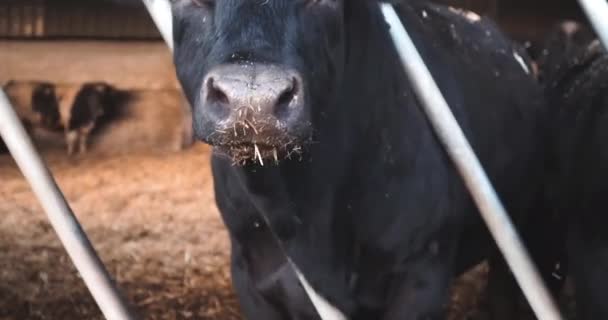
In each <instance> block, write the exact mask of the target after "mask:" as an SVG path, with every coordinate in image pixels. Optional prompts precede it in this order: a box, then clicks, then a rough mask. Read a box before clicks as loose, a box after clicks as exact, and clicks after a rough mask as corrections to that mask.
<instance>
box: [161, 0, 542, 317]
mask: <svg viewBox="0 0 608 320" xmlns="http://www.w3.org/2000/svg"><path fill="white" fill-rule="evenodd" d="M396 9H397V11H398V13H399V16H400V17H401V19H402V21H403V23H404V24H405V26H406V28H407V30H408V31H409V33H410V34H411V36H412V38H413V40H414V41H415V43H416V45H417V46H418V49H419V51H420V52H421V54H422V56H423V58H424V60H425V61H426V63H427V65H428V66H429V68H430V70H431V71H432V73H433V75H434V77H435V78H436V80H437V82H438V85H439V87H440V88H441V90H442V92H443V94H444V96H445V97H446V99H447V101H448V102H449V104H450V106H451V108H452V111H453V112H454V114H455V115H456V117H457V119H458V121H459V123H460V124H461V126H462V127H463V130H464V132H465V134H466V135H467V137H468V139H469V141H470V142H471V144H472V146H473V148H474V149H475V151H476V154H477V155H478V156H479V158H480V160H481V162H482V164H483V166H484V168H485V170H487V173H488V175H489V177H490V179H491V181H492V182H493V184H494V186H495V187H496V189H497V191H498V193H499V194H500V197H501V199H502V200H503V201H504V203H505V205H506V207H507V209H508V211H509V212H510V213H511V214H512V217H513V219H514V220H515V221H516V222H517V223H518V224H519V225H524V224H526V222H527V220H528V213H534V212H536V210H534V209H535V208H536V207H537V204H536V200H537V199H538V195H540V193H541V192H543V190H542V183H541V182H542V179H543V163H544V162H543V160H544V159H543V155H544V143H545V140H544V138H543V134H544V133H545V128H544V127H543V123H542V118H543V117H544V113H545V110H544V100H543V95H542V90H541V88H540V87H539V86H538V85H537V83H536V81H535V80H534V78H533V77H532V76H531V75H530V74H529V71H530V70H526V68H524V67H522V65H521V61H519V59H517V58H516V55H517V53H518V52H519V48H516V47H515V46H514V45H513V44H512V43H511V41H509V40H508V39H506V38H505V36H503V34H502V33H501V32H500V31H499V30H498V29H497V27H496V26H495V25H494V24H493V23H492V22H491V21H488V20H486V19H485V18H480V17H478V16H476V15H474V14H472V13H467V12H460V11H458V10H453V9H448V8H447V7H442V6H436V5H431V4H428V3H426V2H424V1H406V2H404V3H403V4H399V5H397V6H396ZM172 11H173V16H174V19H173V21H174V22H173V23H174V24H173V28H174V30H173V37H174V44H175V52H174V61H175V65H176V70H177V75H178V78H179V80H180V82H181V84H182V86H183V88H184V90H185V93H186V95H187V97H188V99H189V102H190V104H191V105H192V106H193V123H194V131H195V134H196V136H197V138H198V139H200V140H202V141H204V142H206V143H208V144H210V145H213V146H214V153H213V157H212V169H213V176H214V183H215V193H216V199H217V200H216V201H217V205H218V207H219V209H220V211H221V213H222V217H223V219H224V222H225V224H226V226H227V228H228V230H229V233H230V239H231V242H232V279H233V284H234V286H235V288H236V292H237V294H238V297H239V299H240V303H241V307H242V311H243V313H244V315H245V317H246V318H247V319H264V320H273V319H318V316H317V315H316V313H315V311H314V310H313V309H312V305H311V304H310V302H309V300H308V298H307V297H306V295H305V294H304V292H303V289H302V288H301V287H300V286H298V284H297V283H298V282H297V280H296V276H295V273H294V272H293V271H292V269H290V268H289V267H288V265H287V263H286V259H285V257H284V255H283V253H282V251H281V249H280V248H279V246H278V245H277V242H276V241H275V237H274V236H273V233H272V232H271V228H272V230H274V232H276V235H277V237H278V238H279V239H280V240H281V241H282V242H283V243H284V248H285V250H286V252H287V254H288V255H289V256H290V257H291V258H292V259H293V261H294V263H295V265H296V266H297V267H298V269H299V270H300V271H301V273H302V275H303V276H304V277H305V278H306V279H307V280H308V282H309V283H310V284H311V286H312V287H313V288H314V289H315V290H316V291H317V292H318V293H319V294H320V296H322V297H323V298H324V299H326V300H327V301H328V302H329V303H331V304H332V305H333V306H335V307H336V308H338V309H339V310H340V311H341V312H342V313H344V314H345V315H347V316H348V317H349V318H350V319H442V318H444V313H445V311H444V305H445V303H446V298H447V295H448V287H449V285H450V280H451V279H452V277H453V276H455V275H458V274H460V273H461V272H463V271H464V270H466V269H467V268H468V267H470V266H472V265H473V264H475V263H476V262H478V261H480V260H482V259H483V258H485V257H489V258H490V259H491V264H492V270H504V269H505V267H504V265H502V262H501V259H500V254H499V253H498V251H497V249H496V247H495V245H494V244H493V241H492V239H491V237H490V236H489V234H488V232H487V230H486V228H485V226H484V224H483V222H482V220H481V219H480V218H479V216H478V213H477V209H476V207H475V205H474V203H473V202H472V200H471V198H470V196H469V194H468V191H467V189H466V188H465V186H464V185H463V183H462V181H461V178H460V176H459V175H458V173H457V172H456V171H455V169H454V167H453V165H452V163H451V161H450V159H449V158H448V157H447V155H446V153H445V152H444V150H443V148H442V146H441V144H440V142H439V141H438V140H437V137H436V136H435V134H434V132H433V130H432V128H431V127H430V124H429V123H428V121H427V119H426V116H425V114H424V112H423V111H422V109H421V107H420V103H419V101H418V98H417V97H416V96H415V95H414V92H413V91H412V86H411V84H410V83H409V81H408V80H407V78H406V75H405V73H404V70H403V67H402V64H401V62H400V59H399V57H398V55H397V52H396V50H395V48H394V45H393V42H392V40H391V38H390V36H389V30H388V28H387V24H386V23H385V21H384V19H383V16H382V14H381V12H380V10H379V7H378V2H377V1H374V0H228V1H224V0H222V1H213V0H176V1H173V3H172ZM266 218H267V219H266ZM530 239H532V238H530ZM496 279H499V278H496ZM499 282H500V281H499Z"/></svg>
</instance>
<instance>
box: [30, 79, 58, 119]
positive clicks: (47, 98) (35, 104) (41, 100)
mask: <svg viewBox="0 0 608 320" xmlns="http://www.w3.org/2000/svg"><path fill="white" fill-rule="evenodd" d="M32 110H33V111H34V112H37V113H38V115H39V117H40V122H41V124H42V125H43V126H45V127H47V128H49V129H56V128H58V127H60V125H61V124H60V115H59V104H58V97H57V94H56V91H55V86H54V85H53V84H51V83H48V82H38V83H35V85H34V88H33V90H32Z"/></svg>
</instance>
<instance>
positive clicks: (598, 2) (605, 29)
mask: <svg viewBox="0 0 608 320" xmlns="http://www.w3.org/2000/svg"><path fill="white" fill-rule="evenodd" d="M578 2H579V4H580V6H581V7H582V8H583V11H585V14H586V15H587V18H589V21H590V22H591V25H593V28H594V29H595V32H596V33H597V35H598V37H599V38H600V41H601V42H602V44H603V45H604V48H605V49H606V50H608V1H606V0H578Z"/></svg>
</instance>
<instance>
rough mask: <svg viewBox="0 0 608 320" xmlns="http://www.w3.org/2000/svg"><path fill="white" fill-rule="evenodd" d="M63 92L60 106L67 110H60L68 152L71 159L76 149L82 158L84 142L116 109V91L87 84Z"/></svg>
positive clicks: (94, 83) (85, 144) (100, 85)
mask: <svg viewBox="0 0 608 320" xmlns="http://www.w3.org/2000/svg"><path fill="white" fill-rule="evenodd" d="M74 90H77V91H74ZM65 91H66V92H65V95H64V97H65V99H62V100H61V104H65V105H66V107H62V108H61V109H62V110H64V112H65V113H66V115H67V117H65V120H64V128H65V138H66V144H67V148H68V149H67V152H68V155H72V154H73V153H74V152H75V149H76V148H77V147H78V152H79V153H81V154H83V153H86V150H87V140H88V138H89V136H90V134H91V132H92V131H93V130H94V129H95V128H96V126H97V125H98V124H99V121H100V120H101V119H103V117H104V115H107V114H111V113H112V112H109V111H110V110H115V109H116V105H117V104H118V102H117V100H116V97H117V95H118V92H119V91H118V90H117V89H115V88H114V87H113V86H111V85H109V84H107V83H103V82H89V83H85V84H83V85H82V86H80V87H77V88H68V89H67V90H65ZM71 91H74V92H71ZM70 97H71V98H70Z"/></svg>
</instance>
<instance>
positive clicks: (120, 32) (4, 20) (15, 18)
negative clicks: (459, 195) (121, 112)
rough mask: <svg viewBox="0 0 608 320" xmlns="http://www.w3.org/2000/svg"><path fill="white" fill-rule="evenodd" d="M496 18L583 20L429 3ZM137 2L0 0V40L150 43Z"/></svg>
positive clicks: (570, 6)
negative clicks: (127, 41) (127, 4)
mask: <svg viewBox="0 0 608 320" xmlns="http://www.w3.org/2000/svg"><path fill="white" fill-rule="evenodd" d="M433 1H435V2H438V3H443V4H448V5H452V6H455V7H462V8H467V9H470V10H473V11H475V12H477V13H480V14H484V15H487V16H489V17H491V18H493V19H495V20H496V21H497V22H498V23H499V24H500V25H501V27H502V28H503V29H504V30H505V31H507V32H508V33H509V34H510V35H511V36H512V37H514V38H515V39H517V40H522V41H523V40H534V39H538V38H539V37H542V35H543V34H544V33H545V32H546V30H547V29H548V28H550V27H551V25H553V24H554V23H555V22H557V21H558V20H560V19H577V20H581V21H584V20H585V19H584V16H583V15H582V12H581V11H580V9H579V6H578V3H577V1H576V0H433ZM117 3H130V4H133V3H138V2H137V1H136V0H1V1H0V38H11V39H15V38H21V39H24V38H25V39H28V38H39V39H40V38H47V39H48V38H71V39H87V38H88V39H154V40H160V35H159V33H158V31H157V30H156V28H155V26H154V23H153V22H152V19H150V17H149V16H148V13H147V12H146V10H145V9H144V7H143V6H142V5H139V6H138V5H130V6H124V5H123V6H119V5H118V4H117Z"/></svg>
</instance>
